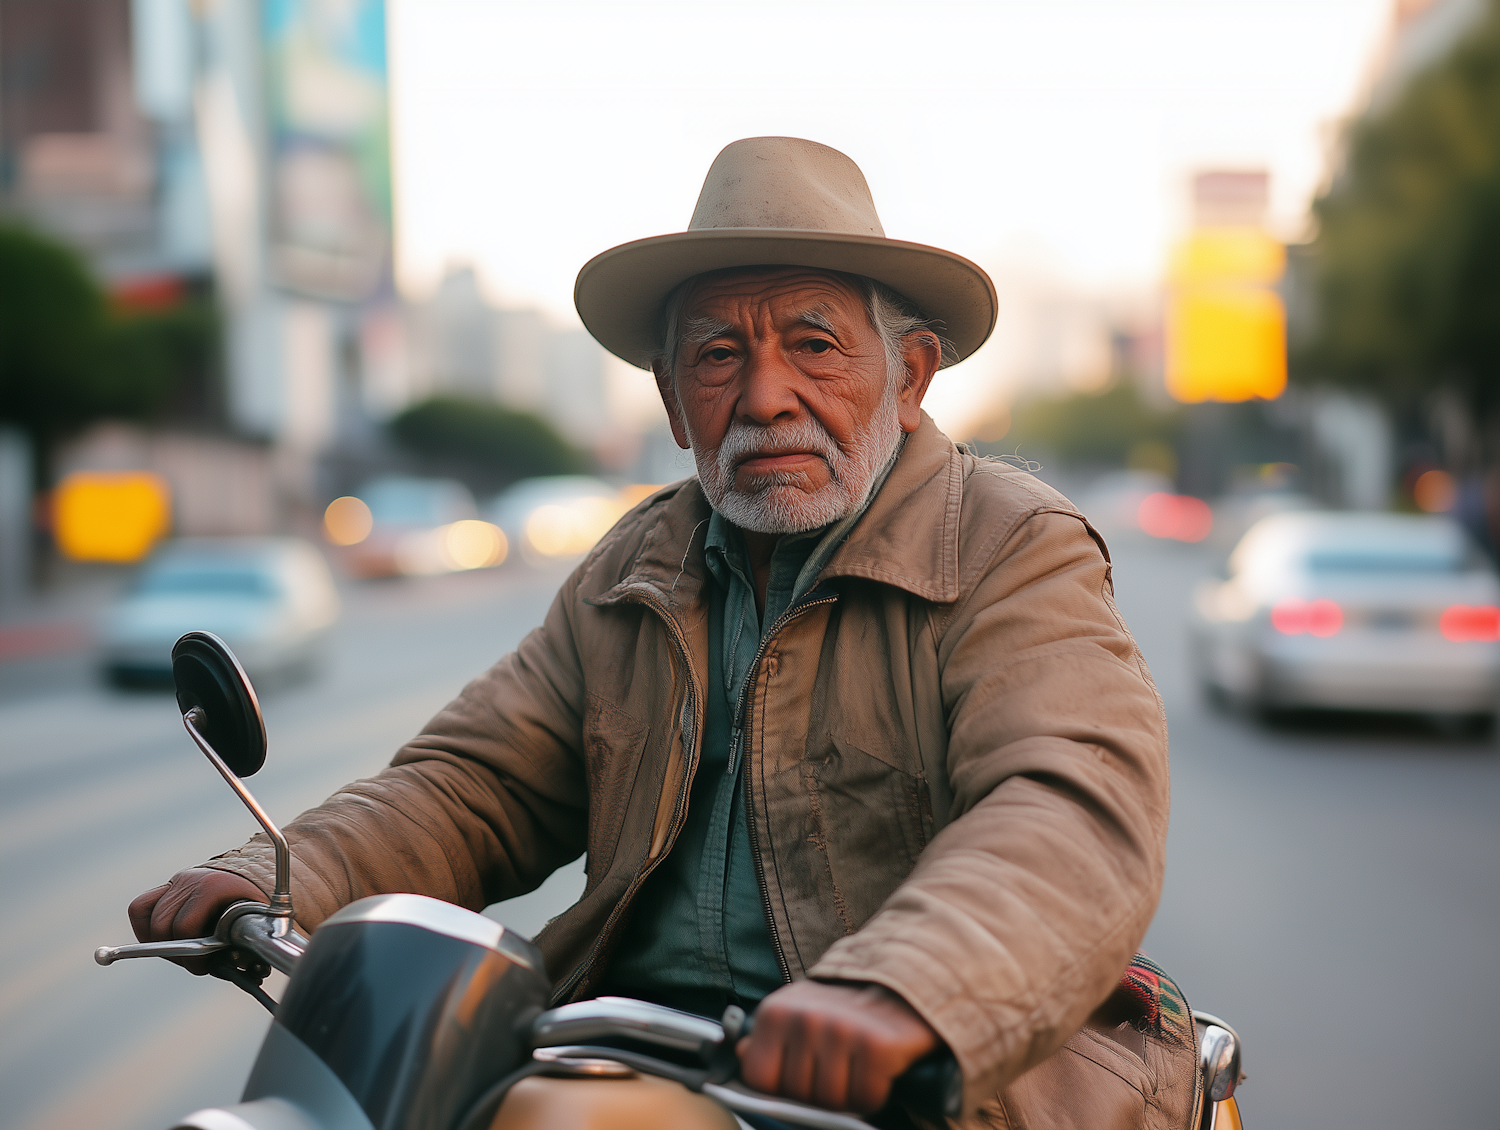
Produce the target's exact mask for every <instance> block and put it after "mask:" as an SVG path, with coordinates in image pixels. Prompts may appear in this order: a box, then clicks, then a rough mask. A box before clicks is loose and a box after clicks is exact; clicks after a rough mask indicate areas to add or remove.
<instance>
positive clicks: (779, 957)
mask: <svg viewBox="0 0 1500 1130" xmlns="http://www.w3.org/2000/svg"><path fill="white" fill-rule="evenodd" d="M837 601H838V594H837V593H833V594H831V595H829V596H825V597H820V598H819V599H817V600H807V601H804V602H803V603H801V604H798V605H796V606H795V607H792V608H789V609H787V610H786V611H785V612H783V613H782V614H781V617H780V618H779V619H778V620H777V621H776V622H775V623H774V624H772V625H771V630H770V631H769V632H767V633H766V635H765V636H764V637H763V638H762V639H761V641H760V647H759V649H758V650H757V651H756V653H755V662H754V663H752V664H751V666H750V677H749V678H748V679H746V680H745V685H744V686H743V687H741V688H740V697H739V701H738V702H737V703H735V707H734V716H735V723H734V741H733V744H732V745H731V747H730V751H729V756H730V760H731V765H730V771H731V772H732V771H733V769H734V765H733V762H734V759H735V758H736V757H737V756H738V754H739V746H740V741H741V740H742V737H743V735H744V732H745V730H746V728H747V727H746V726H745V724H744V719H745V711H746V705H747V703H748V702H749V698H750V689H751V687H752V686H753V685H754V684H755V682H757V681H758V680H759V679H760V664H761V660H763V659H764V658H765V655H766V651H767V650H768V649H769V648H770V646H771V642H772V641H773V640H775V638H776V637H777V636H778V635H779V634H780V633H781V630H782V629H783V628H785V627H786V626H787V625H788V624H790V623H791V622H792V621H793V620H795V619H797V617H799V616H801V615H802V614H803V613H804V612H809V611H811V610H812V609H814V608H821V607H822V606H823V605H825V604H834V603H836V602H837ZM745 827H746V828H748V829H749V832H750V857H751V858H752V859H754V860H755V878H756V881H757V882H758V883H759V884H760V905H761V910H762V912H763V913H764V914H765V916H766V926H767V928H768V929H769V930H770V932H771V945H772V946H773V947H775V950H776V962H777V964H778V965H780V966H781V979H782V980H783V981H786V982H790V981H791V979H792V967H791V964H790V963H789V962H788V961H787V959H786V947H785V946H783V945H782V944H781V935H780V934H779V933H778V932H777V930H776V919H775V918H774V917H773V916H772V914H771V889H770V887H769V885H767V883H766V868H765V864H763V863H762V862H761V859H760V835H759V833H758V832H757V831H756V829H755V798H754V794H753V793H752V791H751V788H750V774H749V773H746V774H745Z"/></svg>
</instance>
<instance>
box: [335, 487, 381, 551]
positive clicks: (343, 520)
mask: <svg viewBox="0 0 1500 1130" xmlns="http://www.w3.org/2000/svg"><path fill="white" fill-rule="evenodd" d="M374 528H375V519H374V517H373V516H372V515H371V514H370V508H369V507H368V506H366V505H365V503H364V500H363V499H359V498H355V497H354V496H353V495H345V496H344V497H343V498H335V499H334V500H333V501H332V502H330V503H329V504H328V509H327V510H325V511H323V533H324V535H325V536H326V537H327V538H328V540H329V541H331V542H332V543H333V544H334V545H358V544H359V543H360V542H362V541H364V540H365V538H367V537H369V536H370V531H371V530H372V529H374Z"/></svg>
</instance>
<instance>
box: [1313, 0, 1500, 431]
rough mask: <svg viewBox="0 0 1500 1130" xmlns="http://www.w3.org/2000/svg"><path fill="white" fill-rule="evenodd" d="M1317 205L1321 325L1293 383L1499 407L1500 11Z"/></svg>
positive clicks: (1362, 126) (1359, 131) (1350, 159)
mask: <svg viewBox="0 0 1500 1130" xmlns="http://www.w3.org/2000/svg"><path fill="white" fill-rule="evenodd" d="M1347 141H1348V155H1347V161H1346V164H1345V167H1344V169H1343V171H1342V173H1341V175H1340V176H1339V178H1338V179H1337V180H1336V181H1335V183H1334V185H1333V186H1332V188H1331V189H1330V190H1329V191H1328V193H1327V194H1325V195H1324V196H1323V197H1322V198H1321V199H1320V200H1319V201H1318V202H1317V203H1316V205H1315V212H1316V215H1317V218H1318V223H1319V234H1318V237H1317V239H1316V241H1315V243H1314V244H1313V247H1312V256H1313V270H1314V273H1315V274H1314V288H1315V290H1314V292H1315V295H1316V314H1315V317H1314V319H1313V330H1312V334H1311V336H1310V338H1309V340H1307V341H1306V342H1304V343H1302V344H1301V345H1300V346H1299V347H1298V348H1296V349H1295V350H1294V353H1293V357H1292V361H1293V371H1294V375H1295V376H1297V377H1298V378H1299V379H1304V380H1305V379H1329V380H1334V381H1338V382H1341V383H1345V384H1349V385H1354V386H1357V387H1361V388H1365V389H1368V390H1370V391H1372V392H1375V393H1377V394H1379V395H1382V396H1383V397H1385V398H1386V399H1387V400H1388V401H1390V402H1392V403H1394V404H1397V405H1404V404H1409V403H1411V402H1412V400H1413V399H1414V398H1416V397H1419V396H1422V395H1424V394H1425V393H1427V392H1428V391H1430V390H1432V389H1434V388H1435V387H1438V386H1439V385H1446V386H1448V387H1449V388H1451V389H1452V390H1453V391H1454V392H1456V393H1458V394H1459V395H1460V396H1461V397H1463V399H1464V400H1465V402H1466V403H1467V404H1468V405H1469V407H1470V408H1471V410H1473V411H1474V412H1475V414H1476V415H1477V416H1480V417H1483V416H1487V415H1489V414H1490V413H1492V412H1493V411H1495V410H1496V409H1497V408H1500V397H1497V392H1500V381H1497V377H1500V0H1492V2H1491V5H1490V10H1489V13H1488V15H1487V17H1486V18H1485V19H1484V20H1483V21H1482V22H1481V23H1480V24H1479V25H1478V26H1476V27H1475V28H1474V29H1473V31H1472V32H1471V33H1470V34H1469V35H1468V36H1467V37H1466V38H1465V39H1464V40H1463V41H1462V42H1461V43H1460V44H1459V45H1458V46H1457V47H1456V48H1455V49H1454V51H1453V52H1452V53H1451V54H1450V55H1449V56H1448V57H1447V58H1446V59H1444V60H1442V61H1441V62H1440V63H1438V64H1437V65H1435V66H1434V67H1432V68H1431V69H1430V70H1428V71H1426V72H1425V73H1423V74H1421V75H1419V76H1417V77H1416V78H1415V79H1414V80H1412V81H1411V83H1410V84H1409V85H1408V86H1407V87H1406V88H1405V90H1403V91H1402V92H1401V94H1400V95H1399V97H1398V98H1397V99H1396V100H1395V102H1394V103H1392V104H1391V105H1390V106H1389V107H1387V108H1385V109H1383V110H1382V111H1381V112H1380V113H1378V114H1374V115H1370V116H1367V117H1366V118H1365V119H1363V120H1361V121H1360V122H1359V123H1358V124H1357V125H1356V126H1355V127H1354V128H1353V130H1352V132H1351V134H1350V135H1349V137H1348V139H1347Z"/></svg>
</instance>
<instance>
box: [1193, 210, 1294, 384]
mask: <svg viewBox="0 0 1500 1130" xmlns="http://www.w3.org/2000/svg"><path fill="white" fill-rule="evenodd" d="M1285 266H1286V251H1285V249H1284V248H1283V247H1282V246H1281V244H1279V243H1277V242H1276V241H1275V240H1274V239H1272V238H1271V237H1270V236H1268V235H1266V234H1265V233H1264V232H1262V231H1260V230H1259V229H1256V228H1206V229H1200V230H1199V231H1196V232H1194V233H1193V234H1192V235H1191V236H1189V237H1188V238H1187V239H1186V240H1184V241H1183V243H1182V244H1180V245H1179V246H1178V247H1177V249H1176V251H1175V253H1174V254H1173V256H1172V264H1171V272H1170V280H1169V282H1170V287H1169V291H1168V296H1167V324H1166V383H1167V391H1168V392H1169V393H1171V395H1172V396H1173V397H1175V398H1176V399H1178V400H1181V401H1185V402H1187V403H1190V404H1195V403H1198V402H1200V401H1204V400H1221V401H1238V400H1250V399H1253V398H1255V397H1262V398H1264V399H1266V400H1272V399H1274V398H1276V397H1278V396H1280V395H1281V393H1282V391H1283V390H1284V389H1285V388H1286V311H1285V309H1284V308H1283V306H1282V302H1281V296H1280V295H1278V294H1277V293H1276V292H1275V291H1274V290H1273V289H1272V286H1273V285H1274V284H1275V283H1276V281H1277V280H1278V279H1279V278H1280V277H1281V274H1282V271H1283V270H1284V269H1285Z"/></svg>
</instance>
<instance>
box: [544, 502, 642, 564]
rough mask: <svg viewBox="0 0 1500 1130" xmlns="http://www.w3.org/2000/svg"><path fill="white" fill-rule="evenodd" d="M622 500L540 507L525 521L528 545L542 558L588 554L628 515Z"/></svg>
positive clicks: (566, 503)
mask: <svg viewBox="0 0 1500 1130" xmlns="http://www.w3.org/2000/svg"><path fill="white" fill-rule="evenodd" d="M625 509H626V508H625V506H624V503H623V500H622V499H619V498H598V497H591V498H577V499H572V500H571V501H568V502H554V503H548V504H546V505H544V506H538V507H537V508H536V509H535V510H533V511H532V512H531V514H530V515H528V516H527V519H526V542H527V544H528V545H529V546H530V547H531V548H532V549H533V550H535V551H536V552H537V553H539V554H541V555H542V556H543V557H576V556H578V555H579V554H583V553H587V552H588V551H589V550H590V549H592V548H593V547H594V545H595V543H596V542H598V540H599V539H600V538H602V537H603V536H604V535H605V534H606V533H608V532H609V528H610V527H611V526H613V525H614V524H615V522H617V521H618V520H619V518H620V515H621V514H623V513H624V512H625Z"/></svg>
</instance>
